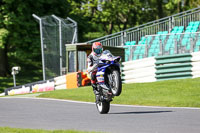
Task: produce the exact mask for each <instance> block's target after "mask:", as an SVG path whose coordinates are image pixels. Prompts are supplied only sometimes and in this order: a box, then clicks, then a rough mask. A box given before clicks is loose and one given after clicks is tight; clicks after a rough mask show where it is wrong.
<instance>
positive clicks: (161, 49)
mask: <svg viewBox="0 0 200 133" xmlns="http://www.w3.org/2000/svg"><path fill="white" fill-rule="evenodd" d="M159 44H160V52H161V55H163V43H162V39H161V38H160V37H159Z"/></svg>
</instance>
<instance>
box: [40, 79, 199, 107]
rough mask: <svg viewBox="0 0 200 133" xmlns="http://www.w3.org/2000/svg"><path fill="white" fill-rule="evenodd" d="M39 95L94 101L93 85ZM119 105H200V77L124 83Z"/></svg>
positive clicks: (118, 99)
mask: <svg viewBox="0 0 200 133" xmlns="http://www.w3.org/2000/svg"><path fill="white" fill-rule="evenodd" d="M39 97H46V98H56V99H69V100H77V101H86V102H94V94H93V91H92V88H91V87H81V88H78V89H68V90H57V91H52V92H45V93H44V94H42V95H40V96H39ZM112 103H115V104H128V105H149V106H168V107H200V78H195V79H180V80H167V81H158V82H154V83H134V84H123V90H122V94H121V95H120V96H119V97H115V98H114V100H113V102H112Z"/></svg>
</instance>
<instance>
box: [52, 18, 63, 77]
mask: <svg viewBox="0 0 200 133" xmlns="http://www.w3.org/2000/svg"><path fill="white" fill-rule="evenodd" d="M52 17H53V18H54V19H56V20H57V21H58V22H59V43H60V76H61V75H62V32H61V30H62V29H61V24H62V22H61V20H60V19H59V18H58V17H57V16H55V15H52Z"/></svg>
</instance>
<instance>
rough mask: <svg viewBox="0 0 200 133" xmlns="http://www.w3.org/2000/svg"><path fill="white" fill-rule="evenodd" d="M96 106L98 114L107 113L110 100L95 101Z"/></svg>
mask: <svg viewBox="0 0 200 133" xmlns="http://www.w3.org/2000/svg"><path fill="white" fill-rule="evenodd" d="M96 106H97V110H98V111H99V113H100V114H107V113H108V112H109V110H110V102H107V101H103V102H99V103H96Z"/></svg>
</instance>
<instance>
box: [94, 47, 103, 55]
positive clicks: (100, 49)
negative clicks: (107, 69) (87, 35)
mask: <svg viewBox="0 0 200 133" xmlns="http://www.w3.org/2000/svg"><path fill="white" fill-rule="evenodd" d="M102 51H103V50H102V48H98V49H94V52H95V53H96V54H101V53H102Z"/></svg>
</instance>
